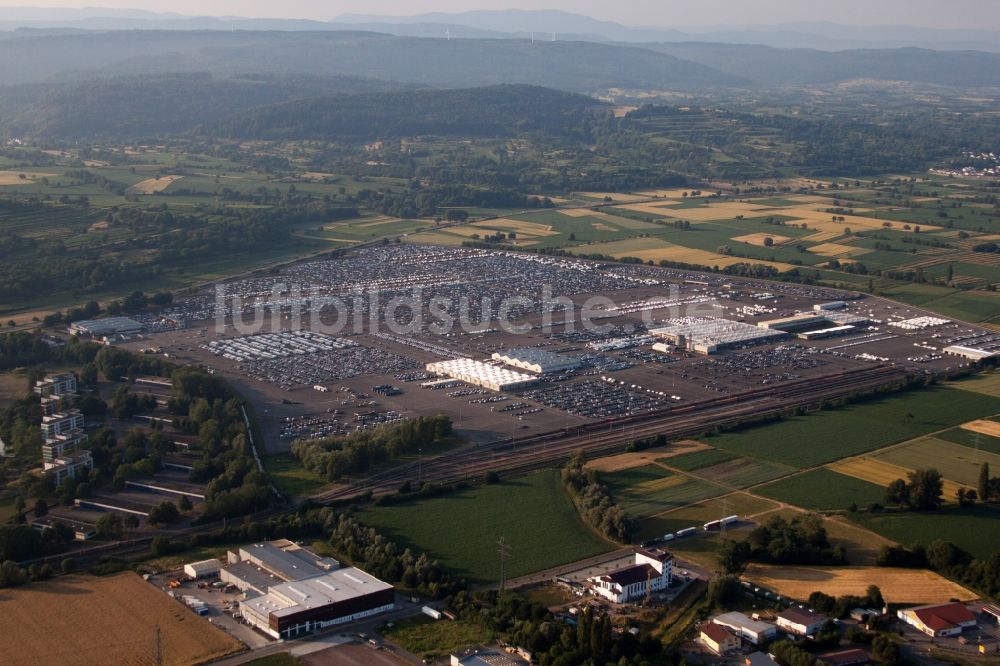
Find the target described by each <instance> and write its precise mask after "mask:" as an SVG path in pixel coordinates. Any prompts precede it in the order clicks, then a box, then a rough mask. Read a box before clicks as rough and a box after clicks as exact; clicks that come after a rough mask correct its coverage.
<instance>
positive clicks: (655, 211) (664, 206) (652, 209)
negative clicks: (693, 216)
mask: <svg viewBox="0 0 1000 666" xmlns="http://www.w3.org/2000/svg"><path fill="white" fill-rule="evenodd" d="M674 204H676V202H674V201H667V200H664V201H657V202H655V203H641V204H627V205H624V206H615V208H620V209H621V210H629V211H632V212H633V213H642V214H643V215H650V216H652V217H681V211H678V210H674V209H672V208H668V206H671V205H674Z"/></svg>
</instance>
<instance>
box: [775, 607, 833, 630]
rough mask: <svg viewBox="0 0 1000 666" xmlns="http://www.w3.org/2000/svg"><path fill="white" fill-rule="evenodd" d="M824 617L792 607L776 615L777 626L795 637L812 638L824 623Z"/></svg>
mask: <svg viewBox="0 0 1000 666" xmlns="http://www.w3.org/2000/svg"><path fill="white" fill-rule="evenodd" d="M828 619H829V618H827V617H826V616H825V615H821V614H819V613H814V612H812V611H811V610H809V609H807V608H796V607H795V606H792V607H790V608H786V609H785V610H783V611H781V612H780V613H778V618H777V620H778V626H779V627H781V628H782V629H784V630H785V631H786V632H787V633H789V634H793V635H795V636H812V635H813V634H815V633H816V632H817V631H819V630H820V629H821V628H822V627H823V624H824V623H826V621H827V620H828Z"/></svg>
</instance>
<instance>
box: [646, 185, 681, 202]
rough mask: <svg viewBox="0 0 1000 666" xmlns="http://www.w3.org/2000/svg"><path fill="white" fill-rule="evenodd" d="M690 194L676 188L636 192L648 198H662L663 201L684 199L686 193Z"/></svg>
mask: <svg viewBox="0 0 1000 666" xmlns="http://www.w3.org/2000/svg"><path fill="white" fill-rule="evenodd" d="M685 192H687V193H690V192H691V190H685V189H681V188H679V187H675V188H673V189H669V190H642V191H641V192H636V194H641V195H643V196H646V197H660V198H662V199H678V200H680V199H683V198H684V193H685Z"/></svg>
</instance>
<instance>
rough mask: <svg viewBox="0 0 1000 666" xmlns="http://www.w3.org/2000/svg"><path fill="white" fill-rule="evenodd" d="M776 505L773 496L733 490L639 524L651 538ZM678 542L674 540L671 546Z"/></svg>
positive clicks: (642, 533)
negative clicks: (772, 499) (760, 495)
mask: <svg viewBox="0 0 1000 666" xmlns="http://www.w3.org/2000/svg"><path fill="white" fill-rule="evenodd" d="M776 508H778V505H777V504H776V503H775V502H772V501H771V500H769V499H765V498H762V497H756V496H754V495H749V494H747V493H732V494H729V495H725V496H724V497H714V498H712V499H709V500H705V501H703V502H698V503H697V504H691V505H689V506H685V507H683V508H680V509H677V510H675V511H669V512H667V513H663V514H660V515H658V516H651V517H649V518H645V519H643V520H642V521H641V522H640V524H639V538H640V539H651V538H653V537H658V536H663V535H664V534H669V533H673V532H676V531H677V530H682V529H684V528H686V527H695V526H700V525H704V524H705V523H707V522H708V521H710V520H717V519H719V518H724V517H725V516H732V515H738V516H752V515H755V514H759V513H763V512H765V511H770V510H772V509H776ZM674 545H675V544H674V543H671V545H670V547H671V549H672V548H673V546H674Z"/></svg>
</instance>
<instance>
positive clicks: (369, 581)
mask: <svg viewBox="0 0 1000 666" xmlns="http://www.w3.org/2000/svg"><path fill="white" fill-rule="evenodd" d="M391 589H392V585H389V584H388V583H385V582H382V581H380V580H379V579H378V578H375V577H374V576H372V575H371V574H367V573H365V572H364V571H362V570H361V569H356V568H354V567H347V568H344V569H338V570H337V571H333V572H330V573H328V574H326V575H323V576H317V577H316V578H309V579H307V580H299V581H293V582H291V583H282V584H281V585H275V586H273V587H272V588H270V590H268V593H267V594H265V595H262V596H259V597H255V598H253V599H248V600H247V601H246V602H244V603H247V604H248V605H250V606H251V607H252V608H253V609H254V610H256V611H258V612H260V613H262V614H265V615H275V616H278V617H281V616H288V615H294V614H295V613H299V612H301V611H304V610H310V609H313V608H322V607H323V606H329V605H332V604H336V603H339V602H342V601H346V600H348V599H354V598H355V597H361V596H365V595H368V594H372V593H374V592H382V591H384V590H391Z"/></svg>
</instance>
